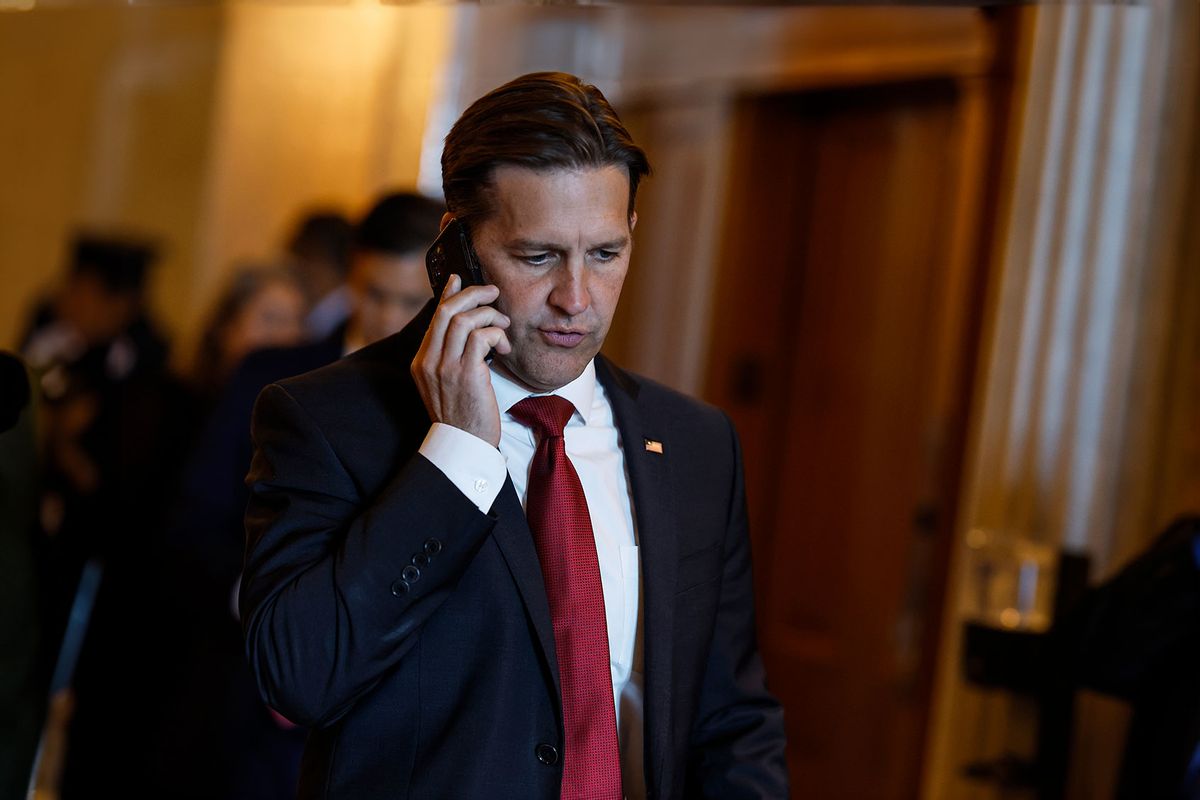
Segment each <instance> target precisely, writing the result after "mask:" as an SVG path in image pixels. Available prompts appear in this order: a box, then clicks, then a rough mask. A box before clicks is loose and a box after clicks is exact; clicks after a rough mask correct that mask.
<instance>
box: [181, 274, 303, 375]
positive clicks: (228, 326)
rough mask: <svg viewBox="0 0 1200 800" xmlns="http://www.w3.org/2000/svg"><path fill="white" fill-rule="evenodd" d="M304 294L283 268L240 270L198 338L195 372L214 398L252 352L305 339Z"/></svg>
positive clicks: (227, 287) (293, 275) (219, 300)
mask: <svg viewBox="0 0 1200 800" xmlns="http://www.w3.org/2000/svg"><path fill="white" fill-rule="evenodd" d="M307 311H308V308H307V302H306V299H305V296H304V292H303V290H302V289H301V286H300V283H299V281H298V280H297V278H296V276H295V274H294V273H293V272H292V271H291V270H290V269H287V268H285V267H278V266H247V267H243V268H241V269H239V270H238V271H237V272H236V273H234V275H233V277H232V278H231V279H230V280H229V283H228V284H227V285H226V287H225V290H224V291H223V292H222V293H221V295H220V296H219V297H218V298H217V302H216V304H215V305H214V306H213V309H212V312H211V314H210V317H209V321H208V325H207V326H206V327H205V330H204V335H203V337H202V338H201V340H200V347H199V349H198V351H197V353H196V359H195V363H194V364H193V368H192V375H193V378H194V380H195V383H196V386H197V389H198V390H199V391H200V392H202V393H203V394H205V395H208V396H210V397H211V396H213V395H214V394H215V393H216V392H217V391H218V390H219V389H220V388H221V387H222V386H223V385H224V383H225V381H226V380H227V379H228V378H229V376H230V375H231V374H232V373H233V370H234V369H235V368H236V367H237V365H238V364H239V363H240V362H241V360H242V359H243V358H244V357H245V356H246V355H247V354H248V353H250V352H252V351H254V350H259V349H262V348H264V347H287V346H290V345H294V344H299V343H300V342H301V341H302V339H303V338H304V315H305V314H306V313H307Z"/></svg>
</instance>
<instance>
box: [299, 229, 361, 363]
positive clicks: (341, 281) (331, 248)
mask: <svg viewBox="0 0 1200 800" xmlns="http://www.w3.org/2000/svg"><path fill="white" fill-rule="evenodd" d="M287 251H288V254H289V255H290V256H291V258H292V260H293V263H294V264H295V267H296V272H297V275H298V276H299V278H300V283H301V285H302V286H303V287H304V290H305V292H306V293H307V294H308V301H309V304H310V309H309V312H308V316H307V318H306V319H305V321H304V327H305V331H306V332H307V338H308V339H309V340H310V341H321V340H322V339H325V338H327V337H329V336H330V335H331V334H332V333H333V332H334V331H336V330H337V329H338V328H340V327H342V326H343V325H345V324H346V319H347V318H348V317H349V316H350V306H351V298H350V291H349V289H347V287H346V276H347V275H348V274H349V272H350V264H351V261H352V259H353V252H354V226H353V225H352V224H351V223H350V220H348V219H346V218H345V217H344V216H342V215H341V214H340V213H338V212H336V211H329V210H315V211H312V212H309V213H308V214H306V215H305V216H304V217H303V218H301V220H300V222H299V223H298V224H297V225H296V230H295V231H294V232H293V233H292V236H291V238H290V239H289V241H288V245H287Z"/></svg>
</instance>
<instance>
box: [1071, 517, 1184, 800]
mask: <svg viewBox="0 0 1200 800" xmlns="http://www.w3.org/2000/svg"><path fill="white" fill-rule="evenodd" d="M1060 637H1061V638H1060V640H1059V642H1058V645H1059V646H1060V647H1062V648H1063V650H1062V656H1061V657H1062V662H1061V663H1063V664H1065V665H1066V666H1067V669H1068V670H1069V675H1070V676H1071V678H1072V683H1075V684H1077V685H1081V686H1086V687H1088V688H1090V689H1093V690H1095V691H1098V692H1102V693H1104V694H1109V695H1112V696H1115V697H1119V698H1121V699H1123V700H1126V701H1127V702H1128V703H1129V704H1130V707H1131V709H1132V712H1133V715H1132V718H1131V719H1130V724H1129V728H1128V730H1127V732H1126V736H1125V751H1124V754H1123V758H1122V761H1121V771H1120V778H1119V783H1118V786H1117V792H1116V797H1117V798H1120V800H1140V798H1160V799H1161V800H1200V516H1185V517H1181V518H1179V519H1177V520H1175V521H1174V522H1173V523H1171V524H1170V525H1169V526H1167V528H1166V529H1165V530H1163V531H1162V532H1161V533H1159V535H1158V536H1157V537H1156V538H1155V540H1154V541H1153V542H1152V543H1151V544H1150V546H1149V547H1148V548H1146V549H1145V550H1144V551H1143V552H1141V553H1140V554H1138V556H1137V557H1136V558H1134V559H1133V560H1132V561H1130V562H1129V563H1128V564H1127V565H1125V567H1123V568H1122V569H1121V570H1120V572H1118V573H1117V574H1116V575H1114V576H1113V577H1111V578H1109V579H1108V580H1106V581H1105V582H1104V583H1102V584H1100V585H1099V586H1097V587H1095V588H1093V589H1091V590H1090V591H1089V592H1088V593H1087V594H1086V595H1085V596H1084V598H1083V600H1082V601H1081V602H1080V604H1079V606H1078V607H1077V608H1075V609H1074V610H1073V611H1072V613H1070V614H1069V615H1068V616H1067V618H1066V620H1065V623H1064V624H1063V625H1062V627H1061V629H1060Z"/></svg>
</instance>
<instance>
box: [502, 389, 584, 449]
mask: <svg viewBox="0 0 1200 800" xmlns="http://www.w3.org/2000/svg"><path fill="white" fill-rule="evenodd" d="M508 413H509V414H512V418H513V419H515V420H516V421H517V422H520V423H521V424H522V425H525V426H526V427H528V428H530V429H531V430H533V432H534V433H536V434H537V436H538V439H546V438H548V437H551V436H562V435H563V428H565V427H566V425H567V420H569V419H571V414H573V413H575V406H573V405H571V401H570V400H567V399H566V398H563V397H559V396H558V395H556V394H545V395H537V396H530V397H526V398H525V399H524V400H521V401H520V402H518V403H516V404H514V405H513V407H512V408H510V409H509V410H508Z"/></svg>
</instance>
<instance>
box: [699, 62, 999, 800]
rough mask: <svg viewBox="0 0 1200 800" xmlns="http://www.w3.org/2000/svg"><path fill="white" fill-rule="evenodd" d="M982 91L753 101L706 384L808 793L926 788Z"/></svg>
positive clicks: (931, 85)
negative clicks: (728, 425) (934, 633)
mask: <svg viewBox="0 0 1200 800" xmlns="http://www.w3.org/2000/svg"><path fill="white" fill-rule="evenodd" d="M973 97H974V95H973V90H972V89H971V88H970V87H964V86H963V85H962V84H960V83H958V82H955V81H951V80H942V81H929V82H922V83H913V84H908V85H898V86H891V87H886V88H872V89H847V90H834V91H825V92H812V93H802V94H790V95H784V96H779V97H772V98H759V99H755V100H750V101H747V102H746V103H745V104H744V105H743V106H742V109H741V114H740V117H739V125H738V130H737V134H736V136H737V138H736V147H735V153H736V154H737V155H735V157H734V164H733V165H732V166H733V170H732V173H731V175H732V178H731V187H730V204H729V209H730V212H729V217H728V223H727V227H726V229H725V246H724V248H723V250H722V259H721V262H720V264H721V267H720V274H719V279H718V280H719V284H718V291H717V295H716V296H717V298H718V300H717V303H716V307H715V309H714V331H715V334H716V335H715V337H714V339H713V342H712V361H711V371H710V377H709V382H708V395H709V397H710V398H711V399H713V400H714V401H715V402H717V403H718V404H720V405H722V406H724V407H725V408H727V409H729V410H730V411H731V414H732V416H733V417H734V421H735V423H736V424H737V425H738V429H739V431H740V432H741V435H742V438H743V444H744V448H745V454H746V471H747V491H748V494H749V499H750V503H751V522H752V530H753V536H754V547H755V563H756V567H757V572H756V576H757V583H758V588H759V602H760V608H759V627H760V634H761V642H762V647H763V652H764V657H765V659H766V661H767V668H768V675H769V678H770V681H771V685H772V688H773V689H774V690H775V691H776V692H777V693H778V694H779V695H780V697H781V699H782V700H783V701H784V703H785V707H786V708H787V710H788V714H787V721H788V733H789V739H790V742H789V759H790V765H791V769H792V773H793V780H794V783H795V785H794V792H795V794H796V796H798V797H821V798H838V797H847V798H850V797H855V798H857V797H863V798H866V797H869V798H892V797H895V798H903V797H912V796H915V795H916V792H917V786H918V779H919V770H920V761H921V754H922V744H923V733H924V724H925V719H926V716H927V705H928V700H929V693H930V688H931V683H930V679H929V676H930V673H931V669H930V666H931V664H932V663H933V652H932V648H931V647H930V646H929V645H930V643H931V642H932V640H933V638H932V637H931V635H930V629H929V628H930V626H931V625H936V620H937V619H938V611H939V609H938V604H939V602H940V598H941V592H942V580H943V572H944V564H945V551H946V550H947V549H948V547H949V542H950V537H951V535H952V531H951V530H950V525H951V524H952V520H953V517H954V514H953V512H954V506H955V502H956V499H957V493H958V479H957V474H958V471H957V465H958V463H959V462H960V461H961V453H962V448H963V441H964V432H965V416H964V414H963V413H962V412H963V409H965V408H966V406H967V397H966V394H967V392H968V391H969V380H967V379H966V378H967V377H968V376H969V375H970V373H971V368H972V363H973V362H972V358H973V354H974V349H973V344H974V342H975V339H976V334H975V330H974V328H973V326H974V325H975V324H976V323H975V322H974V320H977V318H978V315H977V314H974V313H972V304H973V303H976V302H977V298H978V288H979V284H980V282H981V280H982V278H983V272H984V270H983V266H982V265H981V264H980V263H979V262H978V261H976V260H973V259H970V258H967V257H965V256H966V255H967V254H970V253H971V252H973V250H972V248H971V247H970V246H969V245H970V243H972V242H975V241H977V237H978V228H977V212H978V208H979V203H978V202H977V199H978V197H979V196H980V187H979V186H978V185H968V183H969V182H968V181H964V176H968V177H977V173H978V169H979V162H980V148H981V146H982V145H983V144H984V143H985V141H986V139H985V137H983V136H981V131H980V125H979V120H978V118H977V115H978V113H979V112H980V108H981V107H980V105H979V104H978V102H977V101H976V100H975V99H972V98H973ZM972 198H974V199H972ZM964 203H965V204H966V208H965V210H964V208H963V204H964ZM867 765H869V767H868V766H867ZM864 767H866V768H864Z"/></svg>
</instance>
